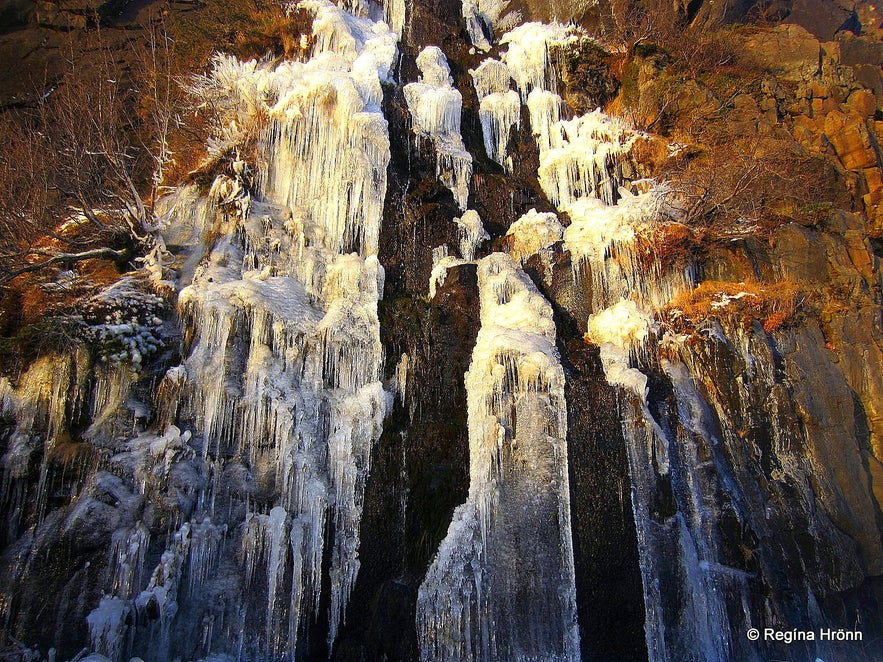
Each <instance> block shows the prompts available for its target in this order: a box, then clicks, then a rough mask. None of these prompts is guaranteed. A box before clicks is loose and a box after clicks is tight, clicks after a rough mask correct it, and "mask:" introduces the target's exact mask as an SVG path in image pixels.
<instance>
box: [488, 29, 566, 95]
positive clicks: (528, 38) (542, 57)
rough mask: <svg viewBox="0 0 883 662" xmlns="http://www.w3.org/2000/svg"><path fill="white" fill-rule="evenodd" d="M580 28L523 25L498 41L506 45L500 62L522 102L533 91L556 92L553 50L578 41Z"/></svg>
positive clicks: (556, 73)
mask: <svg viewBox="0 0 883 662" xmlns="http://www.w3.org/2000/svg"><path fill="white" fill-rule="evenodd" d="M581 34H583V33H582V31H581V29H580V28H577V27H575V26H573V25H562V24H560V23H552V24H544V23H524V24H522V25H519V26H518V27H517V28H515V29H513V30H510V31H509V32H507V33H506V34H505V35H503V37H502V38H501V39H500V43H501V44H508V49H507V50H506V52H505V53H504V54H503V55H502V59H503V62H505V63H506V65H507V66H508V67H509V69H510V71H511V72H512V77H513V78H514V79H515V82H516V84H517V85H518V90H519V92H521V99H522V101H527V98H528V95H529V94H530V93H531V92H533V91H534V90H548V91H550V92H557V79H558V72H557V71H556V64H557V63H556V58H555V50H556V49H560V48H562V47H564V46H566V45H567V44H569V43H571V42H573V41H574V40H576V39H578V38H579V37H580V35H581Z"/></svg>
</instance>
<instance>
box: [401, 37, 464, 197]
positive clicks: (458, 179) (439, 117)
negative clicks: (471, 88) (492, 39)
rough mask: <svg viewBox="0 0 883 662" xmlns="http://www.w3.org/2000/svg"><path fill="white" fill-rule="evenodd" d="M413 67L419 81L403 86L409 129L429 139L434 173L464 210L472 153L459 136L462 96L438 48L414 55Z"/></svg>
mask: <svg viewBox="0 0 883 662" xmlns="http://www.w3.org/2000/svg"><path fill="white" fill-rule="evenodd" d="M417 66H418V68H419V69H420V72H421V74H422V77H421V80H420V81H419V82H417V83H408V84H407V85H405V88H404V94H405V101H406V102H407V104H408V110H409V111H410V113H411V120H412V128H413V130H414V132H415V133H417V134H418V135H425V136H429V137H430V138H432V141H433V144H434V145H435V149H436V154H437V160H436V176H437V177H438V178H439V181H441V182H442V183H443V184H444V185H445V186H447V187H448V188H449V189H450V190H451V192H452V193H453V194H454V198H455V199H456V200H457V204H458V205H459V206H460V209H461V210H462V211H466V205H467V202H468V198H469V182H470V180H471V179H472V156H471V155H470V154H469V152H467V151H466V147H465V145H464V144H463V138H462V137H461V136H460V113H461V110H462V106H463V97H462V96H461V94H460V92H459V91H458V90H456V89H455V88H454V87H452V85H451V83H452V78H451V70H450V67H449V66H448V61H447V59H446V58H445V55H444V53H442V51H441V49H440V48H438V47H437V46H427V47H426V48H424V49H423V50H422V51H421V52H420V55H418V56H417Z"/></svg>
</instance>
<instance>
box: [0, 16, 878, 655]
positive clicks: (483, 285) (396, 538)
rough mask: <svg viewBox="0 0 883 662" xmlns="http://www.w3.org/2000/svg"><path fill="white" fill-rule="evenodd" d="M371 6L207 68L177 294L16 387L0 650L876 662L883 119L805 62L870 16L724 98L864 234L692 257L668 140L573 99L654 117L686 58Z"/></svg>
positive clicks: (6, 476)
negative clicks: (207, 150) (822, 637)
mask: <svg viewBox="0 0 883 662" xmlns="http://www.w3.org/2000/svg"><path fill="white" fill-rule="evenodd" d="M384 4H385V6H383V7H380V6H377V7H374V6H373V5H369V3H362V2H352V3H339V4H336V3H331V2H328V1H326V0H308V1H307V2H305V3H304V6H305V7H306V8H308V9H309V11H310V12H312V13H313V15H314V18H315V21H314V23H313V25H312V31H313V32H312V34H310V35H305V36H308V37H309V39H308V40H307V41H308V42H309V43H313V44H315V46H314V47H313V50H312V52H311V54H310V57H309V58H305V61H303V62H300V61H272V62H270V61H264V62H256V61H251V62H243V61H239V60H237V59H236V58H233V57H223V58H218V59H217V60H216V61H215V63H214V65H213V69H212V71H211V72H210V73H209V74H208V75H206V77H205V78H204V79H202V83H201V84H203V85H204V86H205V88H204V90H203V92H204V94H206V95H207V97H208V98H212V99H213V100H214V101H215V102H216V104H217V105H218V107H219V109H220V111H219V112H221V115H220V120H219V123H220V128H222V129H223V130H221V131H219V133H218V135H217V136H215V138H214V142H213V143H212V146H213V147H212V148H213V149H216V150H217V152H218V153H217V154H216V157H217V159H216V168H217V169H216V171H213V172H212V173H211V176H208V175H207V176H206V178H207V181H208V184H207V185H205V186H203V187H200V186H197V185H193V184H191V185H182V186H180V187H178V188H177V189H175V190H174V191H172V192H171V193H170V194H169V195H168V196H167V197H166V198H164V199H163V200H161V201H160V203H159V210H160V213H161V215H162V221H163V223H162V224H161V229H160V231H159V232H160V233H161V235H160V236H161V238H163V240H164V244H163V245H164V246H165V247H166V251H165V252H162V253H161V252H158V253H157V256H156V264H155V265H154V266H155V269H154V270H153V271H148V270H142V271H139V272H135V273H133V274H130V275H129V276H127V278H126V279H124V281H122V282H123V283H124V284H125V286H126V287H127V288H128V289H127V290H125V293H124V294H125V296H120V297H115V296H113V295H114V293H115V292H116V293H117V294H119V292H120V289H119V287H120V286H119V285H117V286H114V287H112V288H109V289H108V291H106V292H102V293H101V296H103V297H104V299H103V300H104V301H105V303H106V305H107V306H110V310H109V312H108V313H107V316H106V319H100V320H97V321H96V325H97V326H98V327H100V328H101V329H102V330H103V332H104V335H102V336H101V338H102V339H103V340H102V343H103V344H100V343H98V342H97V341H90V342H85V341H84V342H80V343H78V344H77V345H76V347H77V350H76V351H72V352H71V353H70V354H69V355H48V356H43V357H41V358H40V359H39V360H38V361H36V362H35V363H34V364H33V365H32V366H30V367H29V368H28V370H27V372H26V373H25V374H24V375H20V376H15V377H14V378H12V377H4V378H2V379H0V416H2V428H0V450H2V473H3V490H2V492H0V504H2V508H0V512H2V513H3V519H2V526H0V543H2V556H0V617H2V619H0V622H2V628H3V629H2V639H0V642H2V644H3V645H4V646H7V647H8V649H9V650H10V653H9V655H8V659H10V660H13V659H14V660H34V659H42V658H50V659H51V655H52V654H50V652H49V651H50V648H55V649H56V653H55V654H56V655H57V659H74V658H77V659H82V656H80V655H79V653H80V651H83V650H85V651H86V653H89V652H92V653H94V654H95V655H93V656H91V657H90V658H87V659H94V660H106V659H110V660H112V661H113V662H120V661H122V662H125V660H129V659H132V658H141V659H145V660H164V659H181V660H205V661H208V660H226V659H242V660H256V661H257V660H268V659H283V660H295V659H296V660H307V659H316V660H318V659H335V660H375V659H377V660H380V659H387V660H415V659H423V660H426V661H430V660H512V661H517V660H527V659H548V660H577V659H585V660H610V661H615V660H626V659H628V660H642V659H647V660H653V661H660V662H663V661H667V660H671V661H680V660H697V661H700V660H703V661H704V660H720V661H724V660H758V661H759V660H766V659H785V660H794V661H797V660H805V659H816V658H819V659H850V660H859V661H861V660H868V661H869V660H874V659H880V657H881V656H883V648H881V646H883V644H881V642H883V623H881V621H880V614H879V605H880V604H881V601H883V580H881V577H883V542H881V533H883V526H881V523H883V509H881V505H883V380H881V374H883V329H881V325H880V314H881V304H883V295H881V279H880V266H881V265H880V259H881V258H880V257H879V255H878V254H877V253H875V251H874V244H873V243H872V242H871V239H869V236H871V237H873V236H877V237H879V236H880V234H881V232H883V221H880V220H879V216H880V214H881V212H880V211H879V210H880V209H883V204H881V196H883V192H881V191H883V177H881V175H880V172H881V161H880V147H879V142H878V137H879V135H880V134H879V131H880V126H878V125H879V124H880V123H879V122H877V121H876V119H875V118H876V116H877V112H878V111H877V108H878V107H879V106H880V102H879V99H880V97H879V96H878V94H877V93H876V92H875V91H874V89H873V88H869V87H868V86H865V85H863V84H862V82H861V80H862V79H861V75H862V74H861V71H860V70H859V69H854V68H853V67H852V64H850V63H849V62H847V61H846V58H845V56H844V55H843V53H845V52H847V50H848V49H849V48H853V49H854V50H853V51H852V52H853V53H857V52H858V51H859V50H860V49H862V48H865V47H868V48H870V46H868V44H866V43H865V42H860V44H861V45H855V44H852V41H853V39H852V38H847V37H843V36H842V35H839V36H838V40H837V41H825V42H822V41H820V39H822V38H825V39H830V37H831V34H833V32H831V34H828V33H827V32H826V30H830V29H831V28H830V26H831V25H833V24H835V23H837V22H838V21H841V19H843V21H841V22H840V24H839V25H838V28H839V27H841V26H842V25H843V24H845V23H848V21H849V20H851V18H852V17H858V18H859V19H860V20H862V21H867V20H869V19H868V17H869V16H871V15H873V12H872V11H871V10H870V9H868V8H866V7H863V6H856V5H847V4H837V3H834V2H831V3H827V4H825V3H820V4H818V5H817V6H816V5H813V4H812V3H806V2H801V1H800V0H795V1H794V2H793V3H791V2H788V3H782V8H781V9H782V13H783V14H787V13H788V12H790V17H791V20H792V22H791V23H787V24H784V25H780V26H779V27H776V28H773V29H770V30H763V31H755V32H754V33H753V34H752V35H751V36H750V38H749V39H748V40H747V41H746V45H745V49H746V50H747V51H749V52H750V54H751V55H752V56H753V57H754V58H755V59H756V61H757V62H758V63H759V65H760V67H761V70H762V71H763V72H764V74H763V79H762V81H761V82H760V83H759V84H758V86H757V87H758V88H759V91H758V90H751V91H746V92H744V93H741V94H738V95H735V96H733V98H732V99H731V100H730V101H731V106H730V107H728V112H729V113H730V120H731V121H732V125H733V131H734V134H736V135H740V136H741V135H750V136H752V137H756V136H757V135H760V136H762V137H763V138H764V140H769V142H768V143H765V144H764V146H765V148H767V149H774V148H776V147H777V146H779V145H783V144H789V143H788V142H787V140H792V138H793V140H792V142H798V143H799V144H800V145H802V146H803V148H804V149H805V150H806V151H807V152H808V153H813V154H815V155H817V156H819V157H820V158H821V157H822V156H824V158H830V159H831V160H832V161H835V162H836V164H837V167H838V168H839V170H838V172H839V173H840V175H842V179H843V182H846V184H844V187H845V186H846V185H847V184H848V185H849V186H850V187H851V190H849V191H848V192H847V193H846V194H845V195H844V199H846V200H847V202H848V203H849V205H846V206H850V205H851V206H852V209H839V208H834V207H833V206H832V208H830V209H828V208H827V207H826V212H825V214H826V215H825V218H824V219H823V220H821V221H820V220H815V221H813V222H804V223H798V222H794V223H783V224H780V225H779V226H777V227H774V228H772V229H770V230H769V233H768V235H765V236H761V235H760V234H759V233H753V234H752V233H750V232H742V233H740V234H734V235H732V236H728V237H726V241H720V242H716V243H714V244H709V245H706V246H703V249H704V250H703V251H702V252H694V251H692V250H687V249H684V246H687V248H690V246H691V244H689V241H690V240H691V238H692V231H691V229H690V228H689V227H687V226H685V225H684V224H683V223H681V222H677V221H678V218H679V217H678V216H677V211H676V210H673V208H672V207H671V206H670V205H669V204H667V202H666V201H667V200H668V198H667V195H666V194H667V191H666V189H665V187H664V186H654V184H653V183H652V182H648V181H647V178H649V177H653V176H656V175H657V174H658V172H659V170H660V164H662V163H664V162H666V160H667V159H669V158H671V154H672V152H677V151H678V150H680V149H682V148H683V146H679V145H674V144H671V143H670V142H669V141H668V140H667V139H665V138H663V137H658V136H650V135H647V134H644V133H641V132H638V131H636V130H634V128H633V127H631V126H630V125H629V124H628V122H626V121H624V120H623V119H621V118H617V117H612V116H608V115H606V114H604V113H603V112H601V111H600V110H595V109H594V108H593V107H590V106H592V104H590V103H589V100H594V99H595V97H598V100H601V98H603V99H604V100H607V99H608V98H609V97H611V96H613V95H618V96H617V100H615V101H614V102H613V103H612V107H614V108H615V107H616V106H617V104H620V105H619V107H620V108H622V107H624V106H623V104H625V106H626V107H630V108H645V109H647V108H656V109H657V110H659V103H658V102H659V101H660V97H656V96H654V95H657V94H658V93H659V88H658V87H654V86H655V85H656V84H657V83H658V81H659V79H660V78H661V77H662V76H661V74H663V73H664V72H665V71H666V67H667V66H668V65H667V61H666V57H667V56H666V55H665V54H664V53H661V52H658V51H654V50H653V49H649V48H648V49H644V50H642V49H634V50H635V52H634V53H632V54H630V56H629V60H628V61H627V62H626V64H625V67H624V69H625V72H624V73H623V74H622V77H623V85H622V87H621V88H620V86H619V85H618V84H616V83H613V82H611V83H610V84H609V85H605V84H602V83H603V81H601V82H599V80H598V79H599V76H604V75H607V74H608V73H610V72H613V71H616V70H617V69H616V66H614V65H615V63H613V62H612V59H611V58H609V56H608V55H607V54H606V53H604V52H603V51H600V49H597V47H595V46H593V45H592V44H591V43H590V42H589V40H588V39H587V37H586V35H584V34H582V32H581V31H580V29H579V28H577V27H573V26H563V25H540V24H532V25H531V24H528V25H523V26H521V27H520V28H517V29H513V30H511V31H509V32H508V34H507V35H506V37H505V38H503V39H501V37H502V36H503V35H501V34H495V29H499V28H500V27H501V26H503V27H505V26H507V23H506V21H507V20H509V21H514V19H513V18H509V19H506V16H507V15H510V14H512V15H514V13H515V12H522V14H521V18H522V19H527V18H545V19H549V18H553V17H557V18H559V19H562V20H564V19H570V18H573V17H578V18H583V19H584V20H585V21H586V22H587V23H591V21H594V20H596V19H598V17H599V13H598V12H600V9H599V4H598V3H588V2H585V3H584V2H580V1H576V2H563V1H562V2H560V3H532V2H512V3H509V4H506V3H503V4H504V5H505V6H503V7H501V6H499V5H498V4H497V3H485V2H475V3H472V5H470V6H467V7H466V8H465V10H464V11H461V10H462V9H464V8H462V7H460V3H457V2H446V1H441V2H413V3H401V4H399V3H396V2H387V3H384ZM752 5H753V3H750V2H744V3H743V2H724V3H711V2H699V3H687V4H686V5H685V6H684V7H682V8H681V11H683V12H684V13H685V15H690V20H692V21H694V22H696V23H697V24H702V22H703V21H707V22H708V24H709V25H711V24H713V23H715V22H718V21H726V20H730V19H732V18H733V17H734V16H742V15H744V14H745V13H746V12H747V11H749V10H750V9H751V7H752ZM381 10H383V12H384V15H385V16H386V17H387V18H389V19H390V23H392V24H393V25H394V26H400V27H401V33H397V32H391V31H390V30H389V27H388V25H387V24H385V23H381V22H379V21H377V20H376V19H377V18H378V17H379V16H380V15H381V14H380V12H381ZM466 10H468V11H466ZM41 11H43V10H41ZM53 11H55V9H53ZM59 11H61V10H60V9H59ZM65 11H70V12H73V11H74V9H72V8H68V9H66V10H65ZM77 11H79V10H77ZM593 12H594V13H593ZM464 13H465V14H466V16H464ZM77 15H78V16H79V15H81V14H77ZM83 15H84V14H83ZM42 16H43V17H44V18H43V19H41V20H44V21H49V22H52V21H57V20H61V19H59V18H58V16H61V14H55V15H54V16H55V18H46V17H47V16H49V15H48V14H42ZM844 16H845V17H846V18H845V19H844V18H843V17H844ZM65 20H67V19H65ZM467 21H471V22H469V23H468V22H467ZM515 27H516V26H515V25H514V23H513V24H511V25H508V28H515ZM810 28H811V30H812V33H811V32H810V31H809V29H810ZM835 29H836V28H835ZM856 38H860V35H858V36H856ZM847 44H852V46H847ZM841 45H842V46H843V50H842V51H841V50H840V46H841ZM428 47H434V48H428ZM485 48H487V49H489V50H488V52H484V49H485ZM568 48H570V49H571V51H568ZM577 49H578V50H579V53H581V54H582V55H584V56H585V57H587V58H590V59H589V60H583V59H580V58H575V59H576V61H574V58H572V57H571V58H570V59H568V57H567V55H566V54H567V53H568V52H570V53H571V54H572V53H573V52H574V51H576V50H577ZM562 54H563V55H562ZM854 57H855V58H859V56H858V55H854ZM859 59H860V58H859ZM580 65H585V66H583V67H582V69H580ZM477 71H480V72H484V74H487V75H486V76H485V77H483V75H482V74H481V73H478V74H477V73H476V72H477ZM488 72H491V73H488ZM580 72H581V75H583V76H584V78H583V79H580V78H579V77H578V75H580ZM878 74H879V72H878ZM611 75H612V74H611ZM580 80H583V82H585V81H591V82H592V85H591V86H590V87H591V89H580ZM632 83H634V84H632ZM583 87H586V86H583ZM493 95H497V96H496V97H493ZM599 95H600V96H599ZM492 97H493V99H495V100H496V101H494V100H493V99H492V102H491V103H488V102H486V99H488V98H492ZM497 101H499V102H500V104H501V105H502V104H503V102H504V101H505V107H504V110H505V113H504V112H502V111H500V109H499V107H498V106H496V105H494V104H495V103H496V102H497ZM719 102H720V100H719V99H718V98H717V96H715V94H714V93H713V91H711V90H710V89H709V88H707V87H705V86H704V85H703V84H701V82H699V81H692V82H691V83H690V84H686V85H684V86H683V87H682V88H680V89H679V92H678V104H679V107H680V109H681V111H682V112H684V113H695V114H696V115H703V113H705V112H706V111H709V110H711V111H713V110H715V109H716V108H717V107H719V106H720V103H719ZM513 109H514V110H513ZM639 119H640V118H639ZM643 119H644V120H646V123H647V124H648V125H651V126H659V125H660V124H662V123H664V121H663V120H664V119H665V118H664V113H663V112H662V111H659V112H658V113H657V114H656V115H652V114H648V115H647V117H644V118H643ZM504 125H505V127H506V139H505V140H502V139H499V136H500V135H502V134H501V131H500V127H502V126H504ZM489 134H490V137H492V138H495V139H493V140H489ZM786 139H787V140H786ZM488 146H490V147H491V149H488ZM452 155H453V156H456V157H457V158H459V159H460V161H459V162H460V164H461V165H463V164H465V163H467V162H468V164H469V167H468V168H466V167H465V165H463V167H462V168H460V170H459V171H458V175H457V176H456V177H452V176H448V175H449V174H450V172H453V170H454V166H453V163H454V160H453V157H452ZM240 157H241V159H240ZM448 157H450V158H448ZM446 158H447V161H446V160H445V159H446ZM445 164H447V165H445ZM841 183H842V182H841ZM812 202H813V201H812V200H808V201H807V203H812ZM798 220H800V219H798ZM157 279H160V280H161V282H160V283H159V285H156V281H157ZM153 287H159V288H160V291H164V292H172V293H173V294H171V295H170V296H171V298H172V300H173V301H172V303H173V304H174V305H169V306H168V307H167V308H163V307H162V306H161V305H160V303H162V301H161V300H159V301H154V300H153V299H151V298H150V297H154V298H156V299H159V298H158V296H157V295H156V294H152V292H153V290H152V289H151V288H153ZM115 288H117V289H115ZM703 297H704V298H703ZM131 301H141V302H144V301H147V302H148V303H150V302H152V303H153V304H155V305H153V307H150V308H149V310H150V311H151V314H150V316H149V317H150V318H149V319H147V318H145V315H141V314H140V313H139V314H135V313H132V315H134V317H132V318H131V319H129V318H128V317H126V318H125V319H124V320H123V321H122V322H120V323H119V324H117V323H115V322H116V321H118V320H117V319H116V317H114V315H115V314H116V312H119V311H117V308H114V306H117V307H121V308H123V309H125V310H128V308H127V306H129V307H131V306H130V302H131ZM163 305H166V304H163ZM174 311H176V312H174ZM136 313H137V311H136ZM120 314H122V313H120ZM127 314H128V313H127ZM139 315H140V316H139ZM142 318H144V319H142ZM121 319H122V318H121ZM108 338H109V339H108ZM121 339H122V340H121ZM154 341H155V342H154ZM139 343H140V344H139ZM151 344H152V346H150V345H151ZM136 352H137V356H136ZM47 595H51V596H54V598H55V599H53V600H51V601H47V600H46V596H47ZM750 628H759V629H760V630H761V631H762V630H763V629H765V628H772V629H774V630H777V631H782V632H790V631H793V630H812V631H814V632H816V633H818V632H820V631H821V629H822V628H833V629H843V630H845V631H850V632H853V631H860V632H861V634H862V637H863V639H862V641H861V642H858V643H860V644H861V645H857V642H854V641H836V640H835V641H819V640H814V641H804V640H800V641H794V642H789V643H786V642H784V641H782V640H777V639H770V638H766V637H763V638H761V640H759V641H753V640H751V639H750V638H749V637H747V636H746V632H748V631H749V629H750ZM4 655H6V653H5V652H4ZM83 655H85V653H84V654H83ZM4 659H7V658H6V657H4Z"/></svg>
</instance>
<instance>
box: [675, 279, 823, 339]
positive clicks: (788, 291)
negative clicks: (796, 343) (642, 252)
mask: <svg viewBox="0 0 883 662" xmlns="http://www.w3.org/2000/svg"><path fill="white" fill-rule="evenodd" d="M805 299H806V295H805V293H804V292H803V291H802V290H801V289H800V287H799V285H798V284H797V283H795V282H794V281H792V280H782V281H778V282H774V283H758V282H756V281H746V282H743V283H733V282H728V281H713V280H709V281H704V282H703V283H700V284H699V285H698V286H697V287H696V288H695V289H694V290H693V291H692V292H684V293H683V294H681V295H679V296H678V297H676V298H675V299H674V301H672V303H671V304H670V305H669V307H668V310H667V311H666V317H667V318H668V319H669V321H670V322H671V323H672V324H673V326H675V327H679V328H682V329H689V328H695V327H696V326H697V325H699V324H701V323H702V322H704V321H706V320H708V319H719V320H722V321H729V322H734V323H737V324H741V325H743V326H746V327H747V326H750V325H751V324H753V323H754V321H755V320H757V321H759V322H760V323H761V324H762V325H763V328H764V330H765V331H766V332H767V333H772V332H773V331H776V330H778V329H780V328H782V327H784V326H786V325H788V324H791V323H793V322H794V321H795V320H796V317H797V313H798V311H799V310H800V307H801V306H802V304H803V302H804V300H805Z"/></svg>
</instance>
